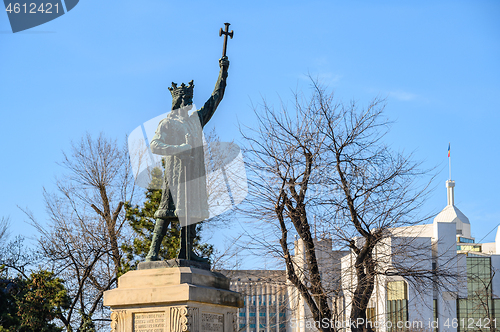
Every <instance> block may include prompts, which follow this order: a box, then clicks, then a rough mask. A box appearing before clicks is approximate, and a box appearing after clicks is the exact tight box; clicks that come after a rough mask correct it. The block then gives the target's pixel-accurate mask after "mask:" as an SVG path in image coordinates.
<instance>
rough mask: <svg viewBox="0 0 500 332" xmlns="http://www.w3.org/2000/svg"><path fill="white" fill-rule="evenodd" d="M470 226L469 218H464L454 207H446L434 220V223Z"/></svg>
mask: <svg viewBox="0 0 500 332" xmlns="http://www.w3.org/2000/svg"><path fill="white" fill-rule="evenodd" d="M457 221H461V222H462V223H464V224H470V222H469V218H467V217H466V216H465V214H463V213H462V211H460V210H459V209H458V208H457V207H456V206H455V205H447V206H446V207H445V208H444V209H443V211H441V212H439V214H438V215H437V216H436V217H435V218H434V222H457Z"/></svg>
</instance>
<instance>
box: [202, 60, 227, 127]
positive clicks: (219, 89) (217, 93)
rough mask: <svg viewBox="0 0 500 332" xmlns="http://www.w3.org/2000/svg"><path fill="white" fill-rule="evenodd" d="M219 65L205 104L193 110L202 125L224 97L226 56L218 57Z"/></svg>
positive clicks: (210, 116)
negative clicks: (217, 73)
mask: <svg viewBox="0 0 500 332" xmlns="http://www.w3.org/2000/svg"><path fill="white" fill-rule="evenodd" d="M219 66H220V71H219V78H218V79H217V83H215V89H214V92H212V95H211V96H210V98H209V99H208V100H207V102H206V103H205V105H204V106H203V107H202V108H200V109H199V110H198V111H197V112H195V113H197V114H198V117H199V118H200V123H201V126H202V127H204V126H205V125H206V124H207V123H208V121H209V120H210V119H211V118H212V115H213V114H214V113H215V110H216V109H217V106H219V103H220V102H221V100H222V97H224V91H225V90H226V80H227V69H228V67H229V60H228V59H227V56H225V57H223V58H222V59H219Z"/></svg>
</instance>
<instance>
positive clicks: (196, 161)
mask: <svg viewBox="0 0 500 332" xmlns="http://www.w3.org/2000/svg"><path fill="white" fill-rule="evenodd" d="M219 66H220V72H219V78H218V80H217V83H216V84H215V89H214V92H213V93H212V96H211V97H210V98H209V99H208V101H207V102H206V103H205V105H204V106H203V107H202V108H201V109H199V110H198V111H194V112H192V113H191V114H189V113H188V112H189V111H190V110H191V109H192V108H193V88H194V85H193V81H191V82H189V85H187V86H186V85H185V84H184V83H182V84H181V85H180V86H177V85H176V84H175V83H172V87H171V88H169V90H170V93H171V94H172V111H171V112H170V113H169V114H168V116H167V117H166V118H165V119H163V120H162V121H160V123H159V125H158V128H157V129H156V133H155V136H154V137H153V139H152V140H151V144H150V146H151V151H152V152H153V153H155V154H159V155H162V156H164V163H165V164H164V165H165V174H164V179H163V188H162V190H163V192H162V197H161V202H160V206H159V208H158V210H157V211H156V213H155V215H154V216H155V218H156V224H155V229H154V233H153V240H152V242H151V247H150V249H149V253H148V255H147V257H146V261H156V260H158V252H159V250H160V245H161V242H162V240H163V237H164V236H165V234H166V232H167V229H168V227H169V225H170V223H171V222H172V221H175V220H179V219H180V221H181V225H182V231H181V250H180V252H179V256H178V258H181V259H191V260H195V261H206V260H205V259H203V258H201V257H198V256H197V255H196V254H195V253H194V252H192V247H193V239H194V237H195V236H196V223H197V222H199V221H202V220H205V219H207V218H208V217H209V213H208V202H207V190H206V181H205V165H204V153H203V132H202V129H203V127H204V126H205V125H206V124H207V123H208V121H209V120H210V118H211V117H212V115H213V114H214V113H215V110H216V109H217V106H218V105H219V103H220V102H221V100H222V97H223V96H224V90H225V88H226V79H227V69H228V67H229V61H228V59H227V57H226V56H224V57H222V58H221V59H220V60H219Z"/></svg>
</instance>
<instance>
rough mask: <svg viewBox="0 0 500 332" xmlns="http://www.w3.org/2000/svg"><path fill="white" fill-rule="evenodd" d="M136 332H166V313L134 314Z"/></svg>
mask: <svg viewBox="0 0 500 332" xmlns="http://www.w3.org/2000/svg"><path fill="white" fill-rule="evenodd" d="M134 332H165V313H164V312H150V313H144V314H134Z"/></svg>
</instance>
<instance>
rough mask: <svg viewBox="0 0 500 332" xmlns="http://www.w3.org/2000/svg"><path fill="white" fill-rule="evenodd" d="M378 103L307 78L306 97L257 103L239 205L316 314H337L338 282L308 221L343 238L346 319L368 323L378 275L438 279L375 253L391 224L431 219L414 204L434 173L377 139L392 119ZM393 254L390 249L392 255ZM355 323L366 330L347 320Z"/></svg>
mask: <svg viewBox="0 0 500 332" xmlns="http://www.w3.org/2000/svg"><path fill="white" fill-rule="evenodd" d="M384 106H385V102H384V100H380V99H375V100H373V101H372V102H371V103H370V104H369V105H368V107H367V108H365V109H360V108H358V106H357V104H356V103H351V104H347V105H346V104H343V103H336V102H335V100H334V98H333V94H328V93H327V92H326V91H325V89H324V88H322V87H321V86H319V85H318V84H316V83H315V82H313V94H312V97H310V98H304V97H303V96H302V95H299V94H295V99H294V105H293V108H294V109H293V110H290V109H288V108H287V106H286V105H283V104H282V105H281V110H279V111H277V110H274V109H273V108H272V107H271V106H270V105H268V104H267V103H265V102H264V104H263V105H262V108H261V110H260V111H257V114H258V117H259V122H260V123H259V127H258V128H257V129H249V131H247V132H246V133H244V136H245V138H246V139H247V141H248V142H249V148H248V151H247V152H248V153H247V157H248V158H247V159H248V160H249V164H248V169H249V170H250V171H251V172H252V176H251V177H250V180H249V182H250V197H249V199H248V202H249V206H247V207H246V209H244V212H246V213H247V214H248V215H250V216H251V217H252V218H255V219H259V220H261V221H262V222H263V225H264V226H261V227H260V228H261V229H262V227H267V229H269V231H266V233H267V234H268V238H269V234H274V235H276V236H277V239H278V241H279V247H277V246H276V245H274V244H273V242H272V237H271V238H269V241H267V242H266V243H268V244H269V246H270V247H272V249H274V250H278V251H280V255H281V256H282V258H283V260H284V262H285V264H286V269H287V279H288V280H289V282H290V283H291V284H292V285H293V286H294V287H295V288H296V289H297V290H298V293H299V295H300V297H301V298H303V299H304V301H305V303H306V304H307V306H308V307H309V309H310V312H311V315H312V319H313V320H314V321H315V322H326V321H329V322H332V321H334V320H335V319H338V317H340V316H339V308H335V307H334V306H332V305H331V304H330V303H336V300H335V299H332V295H333V294H340V293H341V292H340V290H339V289H338V285H339V283H333V284H334V285H336V287H337V289H329V288H331V286H325V282H326V281H325V278H322V273H321V271H320V270H321V267H320V264H319V262H318V257H317V256H318V251H317V248H316V247H317V245H316V243H315V241H314V236H313V230H312V228H313V227H312V226H313V218H312V216H314V217H315V218H316V221H315V222H314V228H316V229H317V228H320V229H323V230H324V232H326V233H328V236H329V237H330V238H333V239H334V242H335V243H339V245H338V248H337V249H339V250H341V249H344V248H345V247H347V248H348V249H349V250H350V251H351V252H352V253H353V254H354V257H355V260H354V262H353V269H354V272H355V273H354V276H353V277H354V280H355V281H356V282H355V283H354V284H353V287H354V288H353V289H352V290H350V291H351V292H352V303H349V304H348V305H350V306H351V310H350V318H351V321H356V320H357V319H358V318H362V319H364V321H366V318H367V317H366V309H367V307H368V304H369V301H370V298H371V295H372V293H373V290H374V285H375V277H376V276H377V275H402V276H405V277H407V278H410V279H412V280H413V281H415V282H416V283H419V282H427V285H429V284H431V283H432V282H433V281H434V280H435V279H436V278H435V274H436V269H433V268H432V267H431V264H430V262H429V264H428V267H426V268H423V267H422V266H421V265H418V264H417V265H415V266H413V267H411V266H408V264H406V265H405V264H399V265H398V264H397V261H398V260H397V259H395V260H394V261H395V262H396V263H395V264H392V265H388V264H387V257H383V255H379V254H378V253H376V248H379V249H380V248H381V247H383V246H384V245H386V239H389V238H391V237H395V236H397V235H395V234H394V228H397V227H402V226H411V225H416V224H418V223H421V222H422V221H424V220H426V219H427V217H423V218H419V217H418V211H419V208H420V207H421V206H422V204H423V202H424V200H425V198H426V195H427V194H428V188H429V187H428V185H429V183H430V180H431V178H429V179H426V180H425V181H424V182H423V183H424V185H423V186H422V185H419V184H420V183H421V182H419V181H421V180H422V178H425V177H426V176H427V174H428V171H427V170H422V169H421V165H420V164H419V163H417V162H414V161H412V155H411V154H410V155H406V154H404V153H401V152H397V151H392V150H391V149H390V148H389V147H388V146H387V145H386V144H384V143H383V140H382V139H383V137H384V135H385V134H386V133H387V131H388V128H389V125H390V122H389V121H387V120H385V119H384V118H383V110H384ZM263 233H264V232H263ZM290 233H291V234H296V235H298V237H300V239H301V240H302V241H303V243H304V265H303V266H304V268H303V270H301V267H300V266H299V265H298V264H297V262H296V261H295V260H294V259H293V257H292V253H291V248H292V243H291V241H290V240H289V234H290ZM260 242H261V244H262V243H263V242H264V240H262V239H260ZM407 242H411V241H407ZM403 252H404V251H403ZM397 255H398V254H397V253H394V252H393V253H392V257H396V256H397ZM429 259H430V258H429ZM426 266H427V265H426ZM339 274H340V272H339ZM446 276H450V277H451V276H452V274H451V273H450V274H447V275H446ZM340 277H341V276H338V278H340ZM337 296H340V295H337ZM332 308H333V309H332ZM316 328H318V330H321V331H334V330H336V327H335V326H334V324H332V323H326V324H320V323H319V324H317V326H316ZM351 330H352V331H358V330H371V329H370V328H367V327H366V326H362V327H359V328H358V327H353V326H351Z"/></svg>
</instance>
